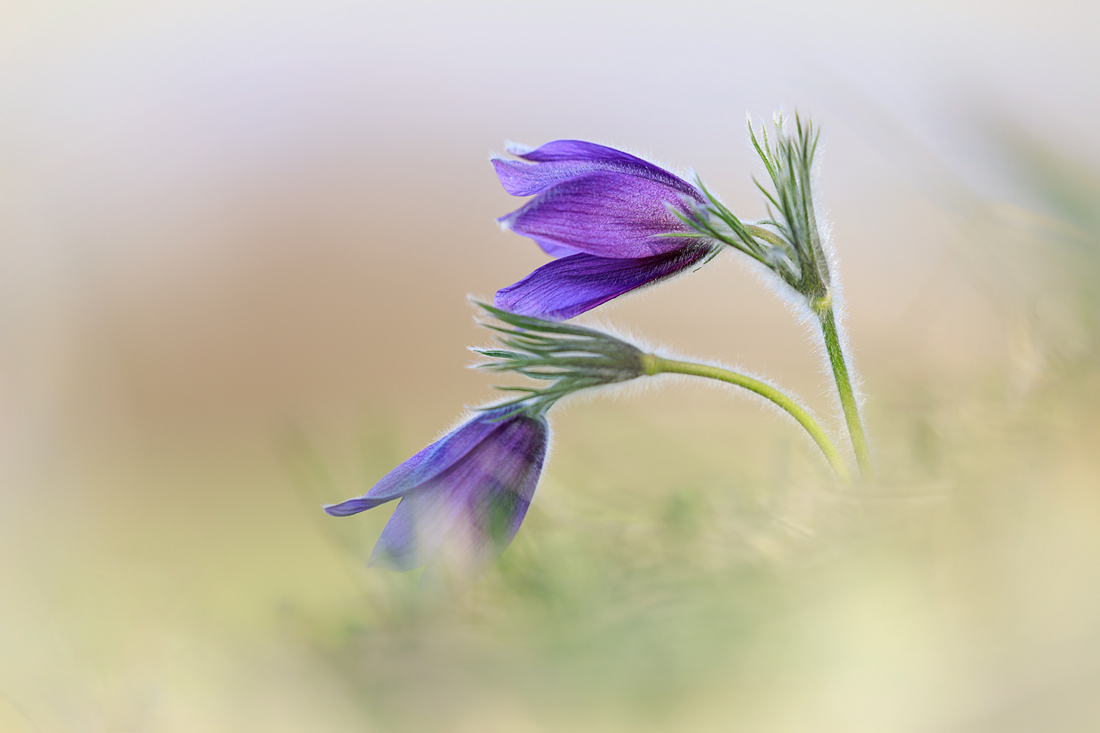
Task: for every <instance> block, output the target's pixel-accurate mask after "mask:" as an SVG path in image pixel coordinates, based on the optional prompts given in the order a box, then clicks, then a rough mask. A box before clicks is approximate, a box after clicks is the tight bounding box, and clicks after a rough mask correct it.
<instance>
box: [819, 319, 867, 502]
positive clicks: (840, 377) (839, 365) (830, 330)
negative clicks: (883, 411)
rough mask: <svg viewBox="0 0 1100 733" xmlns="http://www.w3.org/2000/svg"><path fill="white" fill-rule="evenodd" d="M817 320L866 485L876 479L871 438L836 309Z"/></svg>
mask: <svg viewBox="0 0 1100 733" xmlns="http://www.w3.org/2000/svg"><path fill="white" fill-rule="evenodd" d="M817 317H818V319H819V320H820V321H821V332H822V333H823V334H824V335H825V350H826V351H827V352H828V353H829V364H830V365H831V366H832V368H833V378H834V379H835V380H836V389H837V392H839V393H840V406H841V407H842V408H843V409H844V420H845V422H846V423H848V434H849V435H850V436H851V438H852V449H853V450H854V451H855V454H856V463H857V464H859V474H860V476H862V477H863V479H864V480H865V481H870V480H871V479H873V478H874V477H875V468H874V466H873V465H872V463H871V450H870V448H868V446H867V436H866V435H864V433H863V423H862V422H860V419H859V404H858V403H857V401H856V394H855V390H853V389H852V380H851V379H850V378H849V376H848V365H847V363H846V362H845V361H844V352H843V351H842V350H841V347H840V335H839V334H838V333H837V329H836V317H835V316H834V315H833V307H832V305H831V304H829V305H826V306H825V307H824V308H821V309H820V310H818V311H817Z"/></svg>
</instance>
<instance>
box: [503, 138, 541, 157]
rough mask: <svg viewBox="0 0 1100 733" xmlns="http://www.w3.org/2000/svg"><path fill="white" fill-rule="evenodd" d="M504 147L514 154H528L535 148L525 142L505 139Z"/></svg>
mask: <svg viewBox="0 0 1100 733" xmlns="http://www.w3.org/2000/svg"><path fill="white" fill-rule="evenodd" d="M504 149H505V150H507V151H508V152H509V153H511V154H512V155H527V154H528V153H530V152H531V151H532V150H534V148H532V147H531V146H530V145H524V144H523V143H517V142H512V141H511V140H505V141H504Z"/></svg>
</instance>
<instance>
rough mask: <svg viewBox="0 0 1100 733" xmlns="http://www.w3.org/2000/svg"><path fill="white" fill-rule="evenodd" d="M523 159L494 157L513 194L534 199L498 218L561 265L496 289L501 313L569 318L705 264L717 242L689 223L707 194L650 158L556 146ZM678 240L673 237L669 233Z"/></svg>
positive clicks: (522, 152)
mask: <svg viewBox="0 0 1100 733" xmlns="http://www.w3.org/2000/svg"><path fill="white" fill-rule="evenodd" d="M509 152H510V153H512V154H513V155H515V156H517V157H518V158H521V159H522V160H505V159H502V158H495V159H493V161H492V162H493V166H494V167H495V168H496V173H497V177H498V178H499V179H500V183H501V185H503V186H504V189H505V190H506V191H507V192H508V193H510V194H512V195H513V196H534V198H533V199H531V200H530V201H528V202H527V203H526V204H525V205H524V206H522V207H521V208H519V209H517V210H516V211H513V212H512V213H511V214H508V215H507V216H503V217H501V218H500V219H499V220H498V221H499V222H500V223H501V225H502V226H503V227H505V228H506V229H510V230H512V231H514V232H516V233H517V234H522V235H523V236H525V237H530V238H531V239H533V240H535V243H536V244H538V245H539V246H540V247H542V249H543V250H544V251H545V252H546V253H547V254H549V255H552V256H553V257H557V258H560V259H557V260H555V261H554V262H551V263H549V264H547V265H544V266H542V267H540V268H539V269H537V270H535V271H534V272H533V273H531V274H530V275H528V276H527V277H526V278H524V279H523V280H521V281H519V282H518V283H516V284H515V285H511V286H509V287H507V288H504V289H502V290H500V291H498V292H497V295H496V305H497V307H499V308H504V309H505V310H509V311H512V312H513V313H519V314H521V315H528V316H536V317H540V318H550V319H554V320H566V319H569V318H572V317H573V316H576V315H579V314H581V313H584V312H585V311H587V310H591V309H592V308H595V307H596V306H598V305H600V304H602V303H606V302H607V301H609V300H611V299H612V298H616V297H618V296H620V295H622V294H624V293H627V292H629V291H631V290H634V289H636V288H640V287H643V286H645V285H649V284H651V283H655V282H657V281H659V280H663V279H665V278H668V277H671V276H672V275H675V274H676V273H678V272H681V271H682V270H684V269H686V268H688V267H691V266H692V265H695V264H696V263H698V262H700V261H702V260H703V259H704V258H705V257H706V256H707V255H708V254H709V253H710V251H711V247H712V246H713V243H712V242H710V241H708V240H706V239H704V238H702V237H700V236H692V235H698V232H697V230H696V229H695V228H693V227H692V226H690V225H689V224H687V223H686V222H685V221H684V220H683V219H681V216H682V217H686V218H688V219H691V218H693V217H695V216H696V213H695V211H696V205H699V206H702V205H704V204H705V202H706V198H705V197H704V195H703V192H701V191H700V190H699V189H697V188H696V187H695V186H692V185H691V184H690V183H687V182H686V181H684V180H682V179H680V178H678V177H676V176H674V175H672V174H671V173H669V172H668V171H666V170H664V169H663V168H658V167H657V166H655V165H653V164H652V163H648V162H646V161H644V160H642V159H641V158H637V157H635V156H633V155H630V154H628V153H624V152H622V151H619V150H615V149H614V148H608V147H605V146H603V145H596V144H595V143H588V142H583V141H580V140H557V141H555V142H551V143H547V144H545V145H543V146H542V147H540V148H537V149H535V150H528V149H526V148H516V147H513V148H509ZM669 235H673V236H669Z"/></svg>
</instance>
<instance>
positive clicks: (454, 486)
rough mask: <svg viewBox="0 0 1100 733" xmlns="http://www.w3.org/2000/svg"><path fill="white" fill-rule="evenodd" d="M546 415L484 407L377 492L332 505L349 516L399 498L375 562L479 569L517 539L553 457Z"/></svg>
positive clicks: (336, 513) (377, 487) (385, 479)
mask: <svg viewBox="0 0 1100 733" xmlns="http://www.w3.org/2000/svg"><path fill="white" fill-rule="evenodd" d="M549 437H550V428H549V426H548V425H547V423H546V420H545V418H544V417H543V416H542V414H541V412H538V411H532V410H524V409H522V408H517V407H516V406H515V405H511V406H505V407H497V408H491V409H487V410H485V411H483V412H479V413H478V414H477V415H475V416H474V417H473V418H471V419H470V420H469V421H467V422H466V423H464V424H463V425H461V426H460V427H458V428H456V429H455V430H452V431H451V432H450V433H448V434H447V435H445V436H444V437H443V438H441V439H439V440H437V441H436V442H434V443H432V444H431V445H429V446H428V447H427V448H425V449H424V450H422V451H420V452H419V453H417V454H416V455H415V456H413V457H412V458H410V459H409V460H407V461H405V462H404V463H402V464H401V465H400V466H398V467H397V468H395V469H393V470H392V471H390V472H389V473H388V474H386V476H384V477H383V478H382V480H381V481H379V482H378V483H377V484H375V485H374V488H372V489H371V490H370V491H368V492H367V493H366V494H364V495H363V496H361V497H359V498H357V499H348V500H347V501H344V502H341V503H339V504H331V505H329V506H326V507H325V511H326V512H328V513H329V514H331V515H333V516H336V517H346V516H348V515H350V514H357V513H359V512H361V511H365V510H367V509H371V508H373V507H376V506H378V505H379V504H385V503H386V502H389V501H393V500H394V499H400V500H401V501H400V503H399V504H398V505H397V509H396V510H395V511H394V513H393V516H391V517H390V520H389V522H388V523H387V524H386V527H385V529H383V530H382V536H381V537H379V538H378V543H377V544H376V545H375V546H374V552H373V553H371V557H370V561H369V564H370V565H378V566H382V567H387V568H389V569H391V570H412V569H414V568H418V567H421V566H422V565H424V564H426V563H428V562H432V563H433V565H434V564H436V563H437V562H440V563H442V564H443V565H445V566H447V567H448V568H449V569H450V570H452V571H455V570H457V571H458V572H460V573H466V574H472V573H476V572H477V570H479V569H480V568H482V567H484V566H485V564H487V563H488V562H489V561H490V560H491V559H492V558H493V556H494V555H496V554H498V553H500V552H502V551H503V550H504V548H506V547H507V546H508V544H509V543H510V542H511V541H512V538H513V537H515V535H516V531H517V530H519V525H520V523H521V522H523V517H524V516H525V515H526V514H527V507H528V506H530V504H531V497H532V496H533V495H534V493H535V486H536V485H537V484H538V481H539V474H540V472H541V471H542V463H543V460H544V459H545V457H546V448H547V444H548V442H549Z"/></svg>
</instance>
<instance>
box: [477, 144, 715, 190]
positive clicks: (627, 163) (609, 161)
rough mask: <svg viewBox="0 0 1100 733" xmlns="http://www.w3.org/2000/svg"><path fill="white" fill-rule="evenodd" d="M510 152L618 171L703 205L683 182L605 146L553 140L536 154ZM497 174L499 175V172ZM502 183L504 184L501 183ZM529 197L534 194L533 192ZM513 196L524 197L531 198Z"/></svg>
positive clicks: (534, 159)
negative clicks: (676, 192) (663, 187)
mask: <svg viewBox="0 0 1100 733" xmlns="http://www.w3.org/2000/svg"><path fill="white" fill-rule="evenodd" d="M509 152H510V153H512V154H513V155H516V156H518V157H520V158H523V159H524V160H530V161H532V162H535V163H540V164H549V163H567V162H568V163H574V164H587V165H588V169H589V170H611V171H619V172H622V173H627V174H629V175H633V176H638V177H640V178H648V179H650V180H653V181H656V182H658V183H662V184H664V185H666V186H668V187H670V188H673V189H675V190H676V191H678V192H679V193H681V194H683V195H684V196H689V197H691V198H693V199H695V200H696V201H698V202H699V203H703V196H702V194H701V193H700V192H699V190H698V189H696V188H695V186H692V185H691V184H690V183H688V182H687V181H685V180H683V179H682V178H679V177H677V176H674V175H672V174H671V173H669V172H668V171H666V170H665V169H664V168H661V167H659V166H656V165H653V164H652V163H650V162H649V161H646V160H642V159H641V158H639V157H637V156H634V155H631V154H630V153H624V152H623V151H621V150H616V149H615V148H609V147H607V146H606V145H597V144H596V143H590V142H585V141H583V140H555V141H554V142H549V143H546V144H545V145H543V146H541V147H539V148H536V149H535V150H526V149H518V148H512V149H510V150H509ZM541 167H543V166H542V165H538V166H530V168H541ZM497 173H498V175H499V173H500V170H499V169H498V170H497ZM501 183H504V181H503V179H502V180H501ZM507 188H508V186H507V185H505V189H507ZM509 193H511V192H510V191H509ZM532 193H535V192H534V191H532ZM515 195H516V196H526V195H530V194H515Z"/></svg>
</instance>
